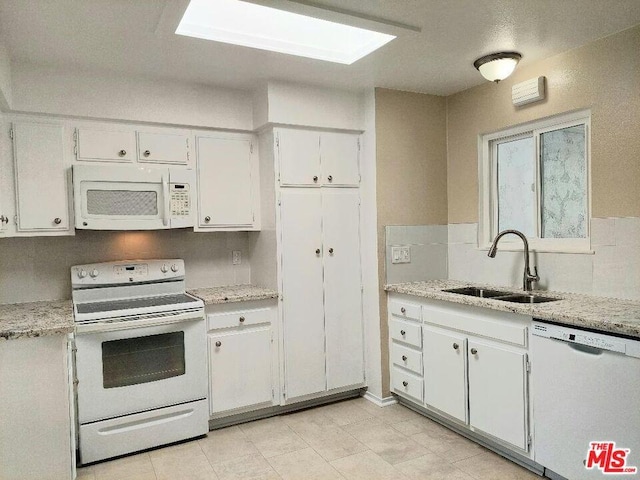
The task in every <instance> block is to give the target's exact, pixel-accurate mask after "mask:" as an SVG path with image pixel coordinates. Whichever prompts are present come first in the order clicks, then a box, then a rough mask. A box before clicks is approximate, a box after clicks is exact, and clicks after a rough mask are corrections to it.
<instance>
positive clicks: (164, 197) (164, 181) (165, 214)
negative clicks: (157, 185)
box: [162, 173, 169, 227]
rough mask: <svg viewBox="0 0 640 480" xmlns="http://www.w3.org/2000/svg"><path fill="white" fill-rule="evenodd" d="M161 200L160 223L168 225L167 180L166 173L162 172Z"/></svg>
mask: <svg viewBox="0 0 640 480" xmlns="http://www.w3.org/2000/svg"><path fill="white" fill-rule="evenodd" d="M162 200H163V202H164V205H163V209H162V210H163V211H162V224H163V225H164V226H165V227H168V226H169V181H168V180H167V174H165V173H163V174H162Z"/></svg>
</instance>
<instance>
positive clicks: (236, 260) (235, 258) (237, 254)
mask: <svg viewBox="0 0 640 480" xmlns="http://www.w3.org/2000/svg"><path fill="white" fill-rule="evenodd" d="M231 262H232V263H233V264H234V265H240V264H241V263H242V252H241V251H240V250H234V251H233V255H232V260H231Z"/></svg>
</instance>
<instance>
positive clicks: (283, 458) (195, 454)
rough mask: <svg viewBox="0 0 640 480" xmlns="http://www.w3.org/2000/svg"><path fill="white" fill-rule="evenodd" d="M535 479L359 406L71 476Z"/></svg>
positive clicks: (270, 422) (411, 415)
mask: <svg viewBox="0 0 640 480" xmlns="http://www.w3.org/2000/svg"><path fill="white" fill-rule="evenodd" d="M540 478H541V477H539V476H537V475H535V474H533V473H531V472H529V471H528V470H525V469H523V468H521V467H519V466H517V465H515V464H513V463H511V462H509V461H507V460H505V459H503V458H502V457H500V456H499V455H496V454H494V453H492V452H490V451H489V450H486V449H485V448H483V447H481V446H479V445H477V444H475V443H473V442H471V441H470V440H467V439H466V438H464V437H461V436H459V435H457V434H455V433H453V432H451V431H450V430H448V429H446V428H444V427H442V426H441V425H439V424H437V423H435V422H433V421H431V420H429V419H427V418H425V417H423V416H422V415H419V414H417V413H415V412H413V411H411V410H409V409H407V408H405V407H402V406H400V405H392V406H389V407H385V408H379V407H377V406H376V405H374V404H372V403H371V402H369V401H368V400H365V399H363V398H358V399H353V400H346V401H343V402H339V403H334V404H331V405H326V406H322V407H317V408H313V409H310V410H304V411H301V412H297V413H291V414H287V415H282V416H279V417H273V418H268V419H265V420H258V421H255V422H250V423H245V424H243V425H237V426H233V427H228V428H224V429H221V430H215V431H213V432H209V434H208V436H207V437H206V438H204V439H201V440H195V441H191V442H187V443H182V444H179V445H174V446H170V447H166V448H162V449H158V450H153V451H150V452H146V453H141V454H137V455H131V456H128V457H124V458H120V459H117V460H113V461H109V462H103V463H99V464H95V465H92V466H89V467H85V468H80V469H78V480H333V479H343V480H345V479H346V480H360V479H362V480H385V479H393V480H474V479H475V480H525V479H540Z"/></svg>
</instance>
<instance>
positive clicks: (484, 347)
mask: <svg viewBox="0 0 640 480" xmlns="http://www.w3.org/2000/svg"><path fill="white" fill-rule="evenodd" d="M468 352H469V353H468V355H469V424H470V425H471V426H472V427H473V428H477V429H478V430H482V431H483V432H485V433H488V434H490V435H493V436H494V437H497V438H499V439H501V440H504V441H505V442H508V443H510V444H512V445H514V446H516V447H518V448H521V449H523V450H526V449H527V405H528V402H527V381H526V380H527V377H526V361H527V354H526V353H524V352H517V351H512V350H509V349H507V348H504V347H499V346H496V345H489V344H485V343H482V342H479V341H476V340H473V341H472V340H469V343H468ZM425 377H426V372H425Z"/></svg>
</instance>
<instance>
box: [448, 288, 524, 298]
mask: <svg viewBox="0 0 640 480" xmlns="http://www.w3.org/2000/svg"><path fill="white" fill-rule="evenodd" d="M443 292H447V293H457V294H459V295H467V296H469V297H480V298H494V297H503V296H505V295H512V293H511V292H501V291H500V290H489V289H486V288H476V287H462V288H450V289H448V290H443Z"/></svg>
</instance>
